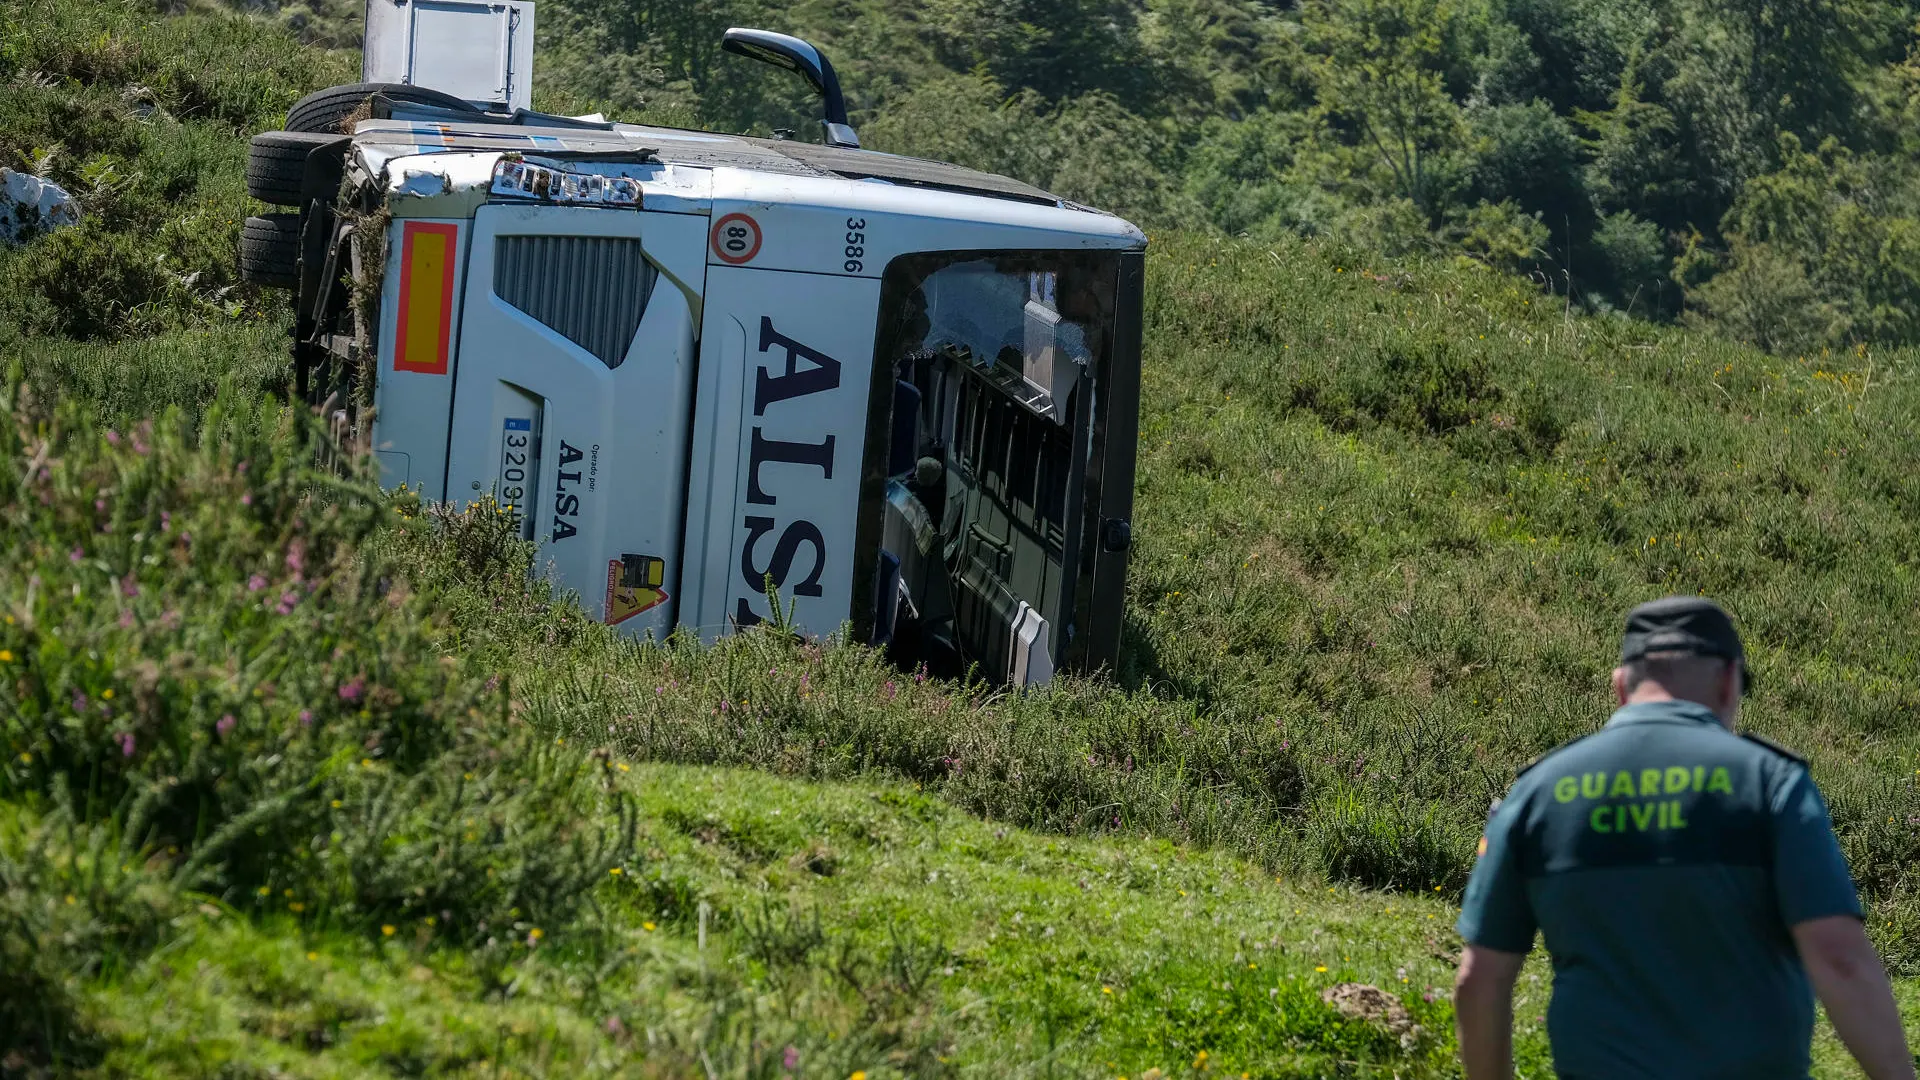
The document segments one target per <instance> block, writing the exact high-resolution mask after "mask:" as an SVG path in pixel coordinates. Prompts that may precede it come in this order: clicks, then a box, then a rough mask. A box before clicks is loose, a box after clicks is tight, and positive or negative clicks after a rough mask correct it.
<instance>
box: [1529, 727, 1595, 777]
mask: <svg viewBox="0 0 1920 1080" xmlns="http://www.w3.org/2000/svg"><path fill="white" fill-rule="evenodd" d="M1608 732H1609V729H1607V728H1601V729H1599V730H1598V731H1589V732H1587V733H1586V734H1585V735H1580V736H1576V737H1575V738H1571V739H1568V740H1567V741H1566V742H1563V743H1561V744H1560V745H1559V746H1556V747H1554V748H1553V749H1551V750H1549V751H1547V752H1546V753H1544V754H1541V755H1540V756H1539V757H1536V758H1534V759H1533V760H1532V761H1529V762H1527V763H1526V764H1525V765H1522V766H1520V768H1519V769H1517V770H1515V771H1514V774H1513V779H1514V781H1515V783H1516V784H1517V783H1518V782H1519V781H1521V780H1523V779H1525V778H1526V777H1527V775H1528V774H1529V773H1534V772H1538V771H1540V770H1542V768H1543V767H1545V766H1549V765H1552V764H1554V763H1556V762H1562V763H1564V762H1565V761H1566V760H1567V759H1569V758H1579V757H1585V756H1587V755H1589V754H1591V753H1593V752H1595V751H1597V750H1603V747H1604V745H1605V742H1606V738H1605V737H1606V735H1607V734H1608ZM1603 752H1604V751H1603ZM1546 771H1548V772H1551V771H1552V770H1551V769H1547V770H1546Z"/></svg>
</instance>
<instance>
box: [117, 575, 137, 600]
mask: <svg viewBox="0 0 1920 1080" xmlns="http://www.w3.org/2000/svg"><path fill="white" fill-rule="evenodd" d="M120 595H121V596H128V597H132V596H139V595H140V585H139V583H138V582H136V581H134V580H133V575H132V574H128V575H127V576H126V577H123V578H121V579H120Z"/></svg>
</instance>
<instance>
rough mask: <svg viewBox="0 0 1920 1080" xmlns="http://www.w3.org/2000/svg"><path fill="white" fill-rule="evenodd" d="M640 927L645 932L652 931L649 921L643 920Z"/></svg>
mask: <svg viewBox="0 0 1920 1080" xmlns="http://www.w3.org/2000/svg"><path fill="white" fill-rule="evenodd" d="M640 929H642V930H645V931H646V932H647V933H649V934H651V933H653V924H652V923H650V922H643V923H641V924H640Z"/></svg>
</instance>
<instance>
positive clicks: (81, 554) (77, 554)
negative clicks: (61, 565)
mask: <svg viewBox="0 0 1920 1080" xmlns="http://www.w3.org/2000/svg"><path fill="white" fill-rule="evenodd" d="M86 557H87V551H86V549H85V548H74V549H73V550H72V551H69V552H67V561H68V562H70V563H73V564H75V565H76V566H77V565H79V562H80V560H81V559H84V558H86Z"/></svg>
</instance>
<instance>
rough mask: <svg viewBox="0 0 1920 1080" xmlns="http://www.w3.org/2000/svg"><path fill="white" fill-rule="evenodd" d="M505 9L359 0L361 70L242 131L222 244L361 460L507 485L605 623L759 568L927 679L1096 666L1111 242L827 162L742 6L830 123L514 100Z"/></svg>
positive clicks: (1116, 383)
mask: <svg viewBox="0 0 1920 1080" xmlns="http://www.w3.org/2000/svg"><path fill="white" fill-rule="evenodd" d="M428 15H431V20H428V19H427V16H428ZM532 17H533V5H531V4H513V3H509V4H504V5H503V4H497V3H488V4H471V5H462V4H460V3H442V2H436V3H435V4H432V5H427V4H414V5H412V6H411V7H408V5H405V4H396V3H394V2H393V0H370V4H369V13H368V26H369V33H368V44H367V63H366V74H367V76H368V77H369V78H375V79H382V80H385V81H382V82H370V83H364V84H356V85H354V86H348V87H336V88H333V89H330V90H323V91H321V92H319V93H317V94H314V95H310V96H309V97H308V98H307V99H305V100H303V101H302V102H301V103H300V104H299V105H297V106H295V108H294V110H293V111H292V113H290V114H289V120H288V128H289V130H288V131H285V132H272V133H267V134H263V135H261V136H258V137H257V138H256V139H255V142H254V150H253V156H252V158H251V160H250V164H249V168H248V182H249V189H250V190H251V191H252V193H253V194H254V195H255V196H256V197H259V198H261V199H264V200H266V201H269V202H272V203H276V204H278V205H281V206H285V207H289V208H290V210H289V211H288V212H283V213H277V214H268V215H262V216H260V217H256V218H252V219H249V220H248V222H247V225H246V230H245V233H244V237H243V245H242V250H241V253H240V259H241V268H242V272H243V274H244V275H245V276H246V277H247V278H248V279H250V280H252V281H255V282H258V283H262V284H269V285H276V286H281V287H286V288H290V289H292V290H293V291H294V293H295V297H296V311H297V319H296V327H295V342H294V346H293V352H294V359H295V365H296V374H297V381H298V385H299V387H300V391H301V393H302V394H303V395H304V396H305V397H306V398H307V399H308V400H310V401H312V402H313V403H315V404H320V403H322V402H326V401H329V400H332V401H334V402H336V403H338V409H339V412H338V413H337V417H338V422H340V423H342V424H346V425H349V426H352V425H370V429H369V430H366V431H363V432H361V434H362V435H363V436H364V437H366V438H367V439H368V440H369V441H370V443H371V445H372V447H373V449H374V452H375V453H376V454H377V455H378V460H379V461H380V463H381V467H382V469H383V472H384V476H385V478H386V480H387V481H388V482H390V483H392V484H408V485H410V486H412V487H414V488H416V489H419V490H420V491H421V492H422V493H423V494H424V495H425V496H426V497H428V498H431V499H436V500H451V501H456V502H458V501H465V500H473V499H478V498H480V497H481V496H482V495H491V496H492V497H493V498H494V499H496V500H498V501H499V502H500V503H502V504H503V505H505V506H506V507H509V508H510V512H511V513H512V514H514V515H516V516H517V520H518V522H519V525H520V528H521V530H522V534H523V535H524V536H525V537H526V538H528V539H530V540H533V541H536V542H538V544H539V545H540V565H542V566H543V567H551V571H552V573H553V574H554V576H555V577H556V579H557V581H558V583H559V584H560V585H561V586H562V587H564V588H567V589H571V590H573V591H575V592H577V593H578V595H579V597H580V601H581V603H582V605H583V606H584V607H585V608H586V609H587V610H588V611H589V612H591V613H593V614H595V615H596V616H598V617H599V618H601V619H603V620H604V621H605V622H607V623H610V624H615V625H618V626H619V627H621V628H622V629H623V630H625V631H627V632H630V633H635V634H642V635H644V634H653V635H664V634H665V633H666V632H668V631H669V630H671V629H672V628H675V627H688V628H693V629H697V630H698V631H699V632H700V633H702V634H706V635H715V634H720V633H724V632H726V631H728V630H730V629H732V628H735V627H740V626H745V625H750V624H753V623H756V622H759V621H761V620H763V619H765V618H767V617H768V615H769V611H768V607H767V605H768V599H767V586H768V584H769V582H770V583H771V584H772V585H773V586H774V587H775V588H776V589H777V590H778V593H779V596H780V598H781V600H782V602H783V603H785V604H790V605H791V606H792V608H793V617H794V622H795V624H796V626H797V628H798V629H800V630H801V631H803V632H806V633H812V634H828V633H832V632H836V631H838V630H841V629H842V628H850V632H851V634H852V635H854V636H855V637H856V638H857V639H858V640H862V641H868V642H872V643H875V644H880V645H885V646H887V647H889V648H890V650H892V651H893V652H894V654H895V655H896V656H898V657H899V658H900V659H902V660H903V661H905V662H908V663H922V662H924V663H926V664H928V665H929V666H930V667H931V668H932V669H933V670H935V671H939V672H958V671H963V670H967V669H969V668H974V666H975V665H977V670H979V671H980V672H981V673H983V674H985V675H987V676H988V677H990V678H994V679H996V680H999V681H1004V682H1009V683H1014V684H1022V683H1032V682H1038V681H1043V680H1045V679H1047V678H1049V677H1050V676H1051V675H1052V673H1053V672H1054V671H1055V670H1057V669H1070V670H1093V669H1097V668H1099V667H1102V666H1105V665H1110V664H1112V663H1113V661H1114V660H1115V658H1116V656H1117V654H1118V651H1119V643H1120V627H1121V621H1122V603H1123V592H1124V588H1125V566H1126V558H1127V549H1128V547H1129V544H1130V542H1131V527H1130V524H1129V517H1130V513H1131V507H1132V487H1133V475H1134V453H1135V442H1136V438H1137V424H1138V396H1139V376H1140V331H1141V323H1140V320H1141V291H1142V280H1143V279H1142V258H1143V252H1144V248H1145V237H1144V236H1143V235H1142V234H1141V232H1140V231H1139V230H1138V229H1136V228H1135V227H1134V226H1132V225H1130V224H1128V223H1127V222H1125V221H1123V220H1120V219H1119V218H1116V217H1113V216H1112V215H1109V214H1105V213H1102V212H1099V211H1096V210H1092V209H1089V208H1086V207H1082V206H1077V205H1074V204H1072V203H1069V202H1067V201H1065V200H1062V199H1060V198H1057V197H1055V196H1053V195H1049V194H1047V193H1046V192H1043V191H1040V190H1037V189H1035V188H1033V187H1030V186H1028V185H1025V184H1022V183H1019V182H1017V181H1014V180H1010V179H1007V178H1005V177H1000V176H993V175H988V174H984V173H980V172H975V171H971V170H968V169H962V168H957V167H955V166H951V165H945V164H940V163H936V162H929V161H922V160H916V159H912V158H903V157H897V156H893V155H888V154H880V153H873V152H870V151H866V150H862V149H859V147H858V138H857V136H856V134H855V133H854V131H853V128H852V127H851V126H850V125H849V124H848V121H847V116H846V110H845V107H844V105H843V104H842V103H841V98H840V91H839V87H838V85H837V83H836V82H835V79H834V76H833V71H832V67H831V65H830V64H829V63H828V61H827V59H826V58H825V57H824V56H822V55H821V54H820V53H819V52H818V50H816V49H814V48H813V47H812V46H810V45H808V44H806V43H805V42H802V41H799V40H798V39H794V38H789V37H785V36H782V35H778V34H769V33H766V32H763V31H752V30H736V31H729V32H728V35H727V42H726V44H727V47H728V48H729V49H730V50H732V51H734V52H738V53H742V54H744V55H748V56H752V57H754V58H756V59H763V60H769V61H771V62H774V63H778V64H780V65H781V66H784V67H788V68H790V69H792V70H794V71H796V72H798V73H800V74H801V75H803V76H804V77H806V78H808V79H809V80H810V81H811V82H812V83H813V85H814V86H815V87H816V89H818V90H819V91H820V92H821V94H822V95H823V97H824V100H825V103H826V105H825V110H824V111H825V117H824V119H823V120H822V124H821V126H822V130H823V132H824V133H825V142H823V143H819V144H814V143H805V142H800V141H794V140H788V139H756V138H746V137H740V136H733V135H726V134H719V133H714V132H704V131H685V130H675V129H665V128H657V127H643V126H636V125H627V124H617V123H608V122H604V121H602V120H600V119H599V118H597V117H589V118H571V117H559V116H548V115H542V114H539V113H534V112H530V111H528V110H527V109H526V107H525V100H526V89H527V83H528V74H529V72H528V66H529V61H530V54H528V52H527V50H526V47H525V43H526V42H527V41H530V40H531V27H532ZM435 20H437V21H435ZM456 30H457V31H458V32H455V31H456ZM428 42H438V43H440V44H438V45H435V46H434V47H432V48H429V47H428ZM450 49H461V50H465V51H464V52H461V53H459V54H458V55H456V56H452V57H451V58H449V56H448V54H447V50H450ZM436 57H437V59H435V58H436ZM486 65H491V67H487V66H486ZM435 72H442V73H444V74H442V75H440V76H438V77H436V76H435V75H434V73H435ZM476 72H479V74H476ZM354 401H360V402H365V403H369V404H371V406H372V408H371V410H365V409H359V410H356V409H353V408H352V407H351V406H350V403H351V402H354Z"/></svg>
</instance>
